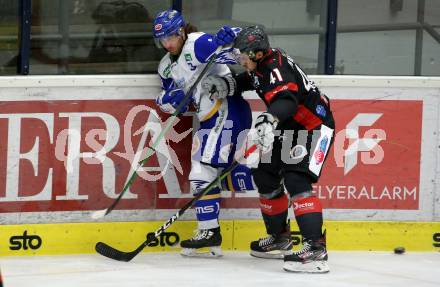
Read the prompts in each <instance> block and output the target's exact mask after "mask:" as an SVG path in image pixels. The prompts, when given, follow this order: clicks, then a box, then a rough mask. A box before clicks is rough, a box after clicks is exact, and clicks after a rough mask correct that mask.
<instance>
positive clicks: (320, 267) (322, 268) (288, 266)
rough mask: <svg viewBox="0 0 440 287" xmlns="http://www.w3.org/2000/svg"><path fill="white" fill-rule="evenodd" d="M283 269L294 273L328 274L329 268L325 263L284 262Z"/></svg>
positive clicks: (320, 261)
mask: <svg viewBox="0 0 440 287" xmlns="http://www.w3.org/2000/svg"><path fill="white" fill-rule="evenodd" d="M283 269H284V270H285V271H287V272H295V273H328V272H330V268H329V267H328V264H327V261H325V260H319V261H311V262H308V263H301V262H291V261H286V262H284V265H283Z"/></svg>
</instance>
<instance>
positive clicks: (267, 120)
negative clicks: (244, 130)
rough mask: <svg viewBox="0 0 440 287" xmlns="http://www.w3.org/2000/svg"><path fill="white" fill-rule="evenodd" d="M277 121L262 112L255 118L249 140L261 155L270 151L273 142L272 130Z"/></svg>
mask: <svg viewBox="0 0 440 287" xmlns="http://www.w3.org/2000/svg"><path fill="white" fill-rule="evenodd" d="M277 124H278V120H277V119H276V118H274V116H272V115H271V114H269V113H267V112H264V113H262V114H261V115H259V116H258V117H257V120H256V122H255V126H254V128H253V129H252V130H251V131H250V132H249V134H250V139H251V140H252V141H253V142H254V143H255V144H256V145H257V146H258V148H259V149H260V150H261V152H263V153H267V152H269V151H271V150H272V144H273V142H274V140H275V135H274V130H275V128H276V126H277Z"/></svg>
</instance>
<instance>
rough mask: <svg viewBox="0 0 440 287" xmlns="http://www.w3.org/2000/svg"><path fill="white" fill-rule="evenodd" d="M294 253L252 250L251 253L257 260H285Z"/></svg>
mask: <svg viewBox="0 0 440 287" xmlns="http://www.w3.org/2000/svg"><path fill="white" fill-rule="evenodd" d="M292 253H293V251H292V250H286V251H281V250H274V251H269V252H258V251H254V250H251V252H250V254H251V256H253V257H257V258H263V259H284V256H286V255H291V254H292Z"/></svg>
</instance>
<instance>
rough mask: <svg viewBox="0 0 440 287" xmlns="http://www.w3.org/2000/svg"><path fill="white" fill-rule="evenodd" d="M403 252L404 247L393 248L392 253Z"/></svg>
mask: <svg viewBox="0 0 440 287" xmlns="http://www.w3.org/2000/svg"><path fill="white" fill-rule="evenodd" d="M403 253H405V247H396V248H394V254H403Z"/></svg>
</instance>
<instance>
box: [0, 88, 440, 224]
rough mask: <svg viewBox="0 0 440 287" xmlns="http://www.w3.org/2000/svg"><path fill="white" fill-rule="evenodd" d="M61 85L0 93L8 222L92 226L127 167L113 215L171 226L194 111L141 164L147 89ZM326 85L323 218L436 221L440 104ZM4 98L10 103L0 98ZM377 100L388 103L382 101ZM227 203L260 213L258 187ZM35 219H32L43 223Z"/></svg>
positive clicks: (1, 198)
mask: <svg viewBox="0 0 440 287" xmlns="http://www.w3.org/2000/svg"><path fill="white" fill-rule="evenodd" d="M66 89H67V88H62V89H61V88H51V89H48V90H47V91H46V93H45V94H44V97H41V93H40V94H38V93H37V94H38V95H40V96H39V98H38V99H32V100H31V101H28V100H26V99H27V98H26V95H25V92H26V90H25V89H24V88H23V89H21V90H20V89H17V88H5V89H3V91H2V93H1V94H0V96H1V97H0V102H1V104H2V111H1V113H0V132H1V134H2V135H3V137H1V138H0V158H1V159H2V160H1V161H0V213H2V215H4V216H3V222H6V223H15V222H18V221H20V220H23V219H24V218H25V217H26V214H29V215H31V216H29V217H28V219H27V220H24V221H29V222H30V223H32V222H33V221H32V220H31V219H29V218H31V217H32V215H33V214H37V215H38V216H40V215H41V214H45V213H47V214H50V215H55V214H57V215H56V216H55V217H51V218H52V219H54V218H55V219H57V220H61V221H72V220H73V221H89V220H90V217H88V216H87V215H88V214H89V213H90V212H92V211H94V210H98V209H104V208H107V207H108V206H109V205H110V204H111V203H112V202H113V201H114V199H115V198H116V197H117V196H118V194H119V193H120V191H121V190H122V189H123V187H124V185H125V184H126V183H127V182H128V181H129V179H130V177H131V176H132V175H133V172H134V170H137V171H138V173H137V174H136V177H137V178H136V179H135V180H134V183H133V185H132V186H130V188H129V190H128V191H127V192H126V194H125V195H124V197H123V199H122V200H121V202H120V203H119V204H118V205H117V207H116V210H115V211H114V213H113V214H114V215H115V216H116V217H113V218H112V220H115V219H116V220H118V219H120V220H123V219H124V217H125V216H126V215H127V214H138V217H136V216H134V217H131V218H130V220H140V219H143V220H145V219H159V220H161V219H167V218H168V214H169V212H171V211H175V210H176V209H178V208H180V207H181V206H183V204H184V203H186V202H187V200H189V198H191V197H192V195H191V193H190V190H189V183H188V180H187V178H188V175H189V171H190V162H191V143H192V135H193V129H192V127H193V126H194V122H195V120H194V119H193V117H192V114H191V113H189V114H185V116H181V117H179V119H178V121H176V123H175V124H174V125H173V127H172V128H171V130H170V132H169V133H168V134H167V137H166V138H164V139H162V140H161V141H160V142H159V144H158V146H157V147H156V150H155V153H154V154H153V156H152V157H151V158H150V159H149V160H148V161H147V163H146V164H145V166H144V167H139V165H138V162H139V161H140V160H142V159H143V158H144V155H145V154H146V151H147V149H148V148H150V147H151V146H152V143H153V142H154V141H155V139H156V137H157V136H158V134H159V133H160V131H161V129H162V128H163V126H164V124H165V121H166V120H167V118H168V116H167V115H166V114H163V113H161V112H159V111H158V110H156V105H155V101H154V98H155V94H154V93H152V92H151V91H150V92H148V93H146V94H142V93H140V92H141V91H142V89H140V88H139V87H136V88H133V89H131V88H129V87H125V88H124V89H118V90H117V91H114V89H112V88H109V87H105V89H106V91H110V90H112V95H111V96H108V94H106V93H104V92H103V89H104V88H100V87H92V88H90V87H89V88H87V89H76V88H74V87H72V88H71V89H69V91H68V93H63V92H62V91H65V90H66ZM332 89H333V90H331V91H332V94H334V95H338V96H336V97H334V98H332V101H331V109H332V110H333V112H334V116H335V120H336V131H335V137H334V142H333V145H332V147H331V149H330V151H329V154H328V158H327V162H326V164H325V166H324V170H323V173H322V177H321V179H320V181H319V182H318V183H317V184H316V185H315V186H314V187H313V192H314V193H315V194H316V196H318V197H319V198H320V199H321V201H322V203H323V206H324V207H325V210H326V212H327V213H328V214H327V215H328V216H327V218H330V219H331V218H335V219H356V218H357V217H359V218H365V215H366V214H370V213H371V212H376V213H380V214H381V216H379V217H378V218H379V219H385V220H387V219H388V220H394V219H399V216H400V215H399V214H400V213H399V212H400V211H402V212H407V211H411V212H414V213H413V214H409V213H405V214H406V215H405V216H407V217H406V218H408V216H410V217H413V218H414V219H416V218H419V219H423V220H427V219H428V220H429V219H430V218H432V217H433V214H434V213H435V208H434V209H433V205H432V201H433V200H434V199H435V198H436V193H435V190H434V189H433V188H432V187H431V186H429V180H431V179H432V180H433V179H434V178H433V177H432V174H433V173H434V172H435V168H434V169H432V166H435V163H436V157H435V156H436V153H435V152H436V150H435V148H434V149H433V151H434V153H432V154H431V153H430V152H431V149H430V148H427V144H428V142H429V140H430V139H432V137H433V136H432V135H427V133H426V132H427V131H428V130H429V129H430V128H429V127H427V125H431V123H432V122H434V123H435V122H436V119H438V103H437V102H436V101H434V100H433V97H432V96H431V98H427V99H425V98H423V97H422V96H421V95H414V94H413V92H412V91H408V90H402V89H399V88H388V89H382V90H381V91H378V90H377V89H376V90H375V89H368V88H363V89H361V91H362V93H357V95H358V96H357V97H350V96H347V94H349V93H350V90H349V89H347V88H344V87H340V88H332ZM8 91H9V92H10V93H11V94H13V95H14V100H11V99H10V98H7V99H6V98H5V97H7V94H8ZM20 91H22V94H21V92H20ZM85 91H87V93H86V94H85V93H84V92H85ZM370 92H371V96H370V94H369V93H370ZM384 94H385V95H386V94H388V95H390V94H391V95H392V96H388V97H382V98H381V96H382V95H384ZM5 95H6V96H5ZM15 95H21V96H18V97H17V96H15ZM57 95H62V96H60V97H58V98H57ZM75 95H78V98H76V97H75ZM106 95H107V97H106ZM396 95H397V96H396ZM405 95H411V96H408V97H405ZM247 99H248V100H249V101H250V103H251V106H252V109H253V113H254V116H255V115H258V114H259V113H260V112H262V111H264V109H265V107H264V105H263V103H262V102H261V101H260V100H259V99H257V98H256V97H255V96H251V97H247ZM427 103H429V105H427ZM432 103H437V106H436V105H432ZM436 117H437V118H436ZM434 140H436V138H434ZM433 144H435V143H434V142H433ZM292 148H294V147H292ZM430 167H431V168H430ZM431 169H432V173H431V172H430V170H431ZM434 176H435V175H434ZM222 196H223V200H222V207H223V209H222V210H224V211H222V213H224V214H225V216H226V218H229V219H233V218H232V217H235V216H238V217H239V218H242V219H255V218H260V212H259V208H258V199H257V198H258V193H257V191H255V190H254V191H248V192H240V193H232V192H229V191H224V192H223V193H222ZM164 211H165V212H164ZM118 212H119V213H118ZM348 212H350V213H348ZM18 214H20V216H19V217H14V216H15V215H18ZM74 214H76V217H75V219H73V218H74V217H73V215H74ZM78 214H79V215H78ZM146 214H148V216H145V215H146ZM396 214H397V216H396ZM402 214H404V213H402ZM8 215H9V216H8ZM228 216H229V217H228ZM42 218H44V217H41V218H40V219H38V220H37V221H38V222H44V219H42ZM402 218H403V217H402ZM376 219H377V218H376ZM125 220H127V219H125Z"/></svg>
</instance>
